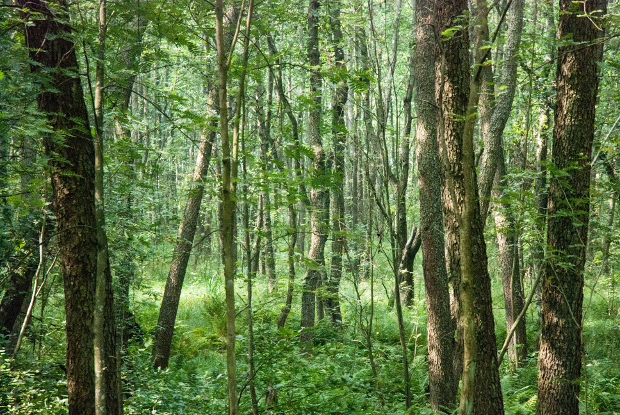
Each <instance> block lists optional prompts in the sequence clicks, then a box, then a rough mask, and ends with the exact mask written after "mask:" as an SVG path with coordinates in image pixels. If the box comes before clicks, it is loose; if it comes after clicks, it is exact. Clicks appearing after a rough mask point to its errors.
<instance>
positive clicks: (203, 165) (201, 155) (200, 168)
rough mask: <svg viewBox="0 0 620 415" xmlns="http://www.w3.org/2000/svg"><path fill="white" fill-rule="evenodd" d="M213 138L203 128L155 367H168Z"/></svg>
mask: <svg viewBox="0 0 620 415" xmlns="http://www.w3.org/2000/svg"><path fill="white" fill-rule="evenodd" d="M210 93H211V92H210ZM214 139H215V131H214V130H211V131H207V132H204V133H203V134H202V135H201V138H200V144H199V147H198V155H197V157H196V167H195V168H194V174H193V176H192V183H193V184H192V186H191V187H190V189H189V197H188V199H187V202H186V204H185V210H184V211H183V217H182V218H181V224H180V225H179V232H178V234H177V241H176V244H175V246H174V250H173V252H172V263H171V264H170V272H169V273H168V279H167V280H166V288H165V290H164V296H163V298H162V301H161V307H160V309H159V319H158V321H157V329H156V332H155V339H154V341H153V350H152V355H151V361H152V364H153V367H155V368H158V369H165V368H167V367H168V361H169V359H170V347H171V345H172V334H173V332H174V322H175V320H176V315H177V310H178V308H179V300H180V298H181V289H182V288H183V280H184V279H185V272H186V270H187V263H188V262H189V256H190V253H191V251H192V245H193V243H194V234H195V232H196V224H197V222H198V215H199V213H200V205H201V203H202V199H203V195H204V179H205V177H206V175H207V173H208V171H209V163H210V160H211V151H212V148H213V141H214Z"/></svg>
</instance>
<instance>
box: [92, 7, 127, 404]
mask: <svg viewBox="0 0 620 415" xmlns="http://www.w3.org/2000/svg"><path fill="white" fill-rule="evenodd" d="M106 31H107V16H106V0H100V1H99V34H98V39H97V40H98V43H99V44H98V45H97V64H96V69H95V94H94V99H93V107H94V111H95V143H94V144H95V217H96V221H97V280H96V288H95V320H94V326H93V331H94V335H95V339H94V342H95V412H96V413H97V415H106V414H107V415H116V414H120V413H122V408H123V401H122V394H121V393H120V391H121V386H120V382H121V373H120V365H119V364H118V363H117V359H118V358H119V355H118V354H117V349H116V342H117V330H116V318H115V317H116V315H115V314H116V310H115V308H114V292H113V289H112V271H111V269H110V258H109V255H108V237H107V234H106V230H105V199H104V185H103V174H104V172H103V163H104V160H103V122H104V108H103V84H104V71H105V68H104V64H105V40H106ZM89 82H90V80H89ZM89 86H90V85H89ZM91 92H92V90H91Z"/></svg>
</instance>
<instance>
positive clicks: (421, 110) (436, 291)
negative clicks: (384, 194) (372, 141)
mask: <svg viewBox="0 0 620 415" xmlns="http://www.w3.org/2000/svg"><path fill="white" fill-rule="evenodd" d="M434 9H435V8H434V2H433V1H432V0H417V1H416V10H415V13H416V48H415V77H416V79H417V83H416V113H417V117H418V122H417V127H416V138H417V165H418V187H419V189H420V231H419V232H420V238H421V243H422V268H423V271H424V286H425V291H426V314H427V319H428V323H427V330H428V372H429V375H428V377H429V388H430V404H431V408H432V409H433V410H434V411H440V410H441V411H446V412H450V411H451V410H452V409H453V408H454V405H455V403H456V393H457V388H458V377H457V376H456V374H455V372H454V368H453V358H454V356H453V353H454V329H455V327H454V324H453V321H452V318H451V315H450V293H449V287H448V272H447V269H446V262H445V257H444V252H445V247H444V230H443V209H442V204H441V164H440V162H439V148H438V144H437V121H438V116H437V106H436V104H435V82H434V79H435V63H436V62H437V58H438V48H437V42H438V40H437V39H435V32H434V29H433V24H434V23H435V10H434Z"/></svg>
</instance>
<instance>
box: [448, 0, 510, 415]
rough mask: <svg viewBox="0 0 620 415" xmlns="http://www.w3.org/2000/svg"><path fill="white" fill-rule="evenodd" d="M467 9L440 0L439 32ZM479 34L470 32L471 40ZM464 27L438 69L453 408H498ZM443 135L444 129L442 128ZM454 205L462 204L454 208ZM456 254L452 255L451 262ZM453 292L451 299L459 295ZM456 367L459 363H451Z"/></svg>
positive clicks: (475, 84)
mask: <svg viewBox="0 0 620 415" xmlns="http://www.w3.org/2000/svg"><path fill="white" fill-rule="evenodd" d="M476 9H477V10H476V18H475V19H476V21H475V25H474V28H475V29H474V30H475V31H476V32H479V31H481V30H484V29H485V26H484V25H482V22H484V21H485V20H486V18H487V16H488V9H487V6H486V5H485V3H484V2H482V1H481V2H478V3H477V5H476ZM465 10H467V3H466V2H464V1H459V2H443V1H442V2H440V3H439V4H438V18H439V22H440V24H439V25H438V26H439V27H440V28H441V32H443V31H444V30H445V29H447V28H451V27H454V26H455V25H456V24H459V21H458V19H459V16H462V15H463V14H464V13H463V11H465ZM482 38H483V36H482V35H481V34H480V33H477V34H476V36H475V39H477V40H480V39H482ZM467 39H468V33H467V31H465V30H457V31H456V32H455V33H453V34H452V35H451V36H450V37H448V38H446V39H445V40H444V42H442V55H441V57H442V59H441V65H440V68H439V69H440V70H439V88H438V92H439V93H438V96H439V98H440V99H441V100H440V102H442V105H441V108H442V110H443V114H442V120H441V121H440V127H441V129H443V131H440V137H441V136H443V137H444V141H443V142H440V150H441V151H443V154H442V155H441V157H442V158H443V164H444V175H445V181H446V185H445V186H444V206H445V207H446V209H445V214H446V217H447V220H446V229H447V234H448V238H447V239H448V250H449V254H450V255H452V259H451V260H450V262H449V264H450V266H451V267H452V266H455V265H456V264H457V263H458V265H459V269H460V275H459V274H457V273H456V272H455V271H456V270H454V269H451V272H453V277H455V278H456V277H460V281H459V282H458V284H457V283H456V281H453V284H454V287H455V288H457V289H458V291H459V292H458V294H459V296H458V297H460V304H459V302H458V301H457V302H456V304H457V305H459V306H460V308H461V310H460V313H459V320H460V323H459V324H460V328H459V335H460V330H462V333H463V334H462V336H463V339H464V340H463V345H464V346H463V347H464V349H463V369H462V370H463V387H462V389H461V401H460V409H459V412H460V413H468V414H469V413H473V414H490V413H493V414H501V413H503V401H502V393H501V385H500V381H499V371H498V363H497V345H496V338H495V323H494V320H493V309H492V301H491V280H490V278H489V273H488V269H487V255H486V244H485V241H484V224H483V223H482V218H481V215H480V206H479V203H478V200H477V194H478V189H477V185H476V172H475V166H474V159H473V157H474V155H473V133H474V124H475V113H476V111H477V104H478V95H479V93H480V71H479V66H478V64H479V62H481V60H482V58H483V54H484V53H485V52H484V49H481V46H482V45H481V44H480V43H479V42H477V44H476V49H475V59H476V64H477V65H476V66H475V68H474V76H473V77H472V78H471V80H470V76H469V54H468V53H467V51H468V47H467V46H468V43H469V42H468V41H467ZM442 133H443V134H442ZM446 201H447V203H446ZM459 207H461V209H460V211H459ZM455 254H456V255H458V259H457V260H455V258H454V257H455ZM458 297H457V298H458ZM455 366H456V368H458V366H459V365H458V362H457V364H455Z"/></svg>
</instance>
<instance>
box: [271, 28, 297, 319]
mask: <svg viewBox="0 0 620 415" xmlns="http://www.w3.org/2000/svg"><path fill="white" fill-rule="evenodd" d="M267 44H268V45H269V54H270V55H272V56H274V55H278V51H277V49H276V45H275V42H274V40H273V37H272V36H271V35H268V36H267ZM276 64H277V67H278V70H277V72H276V74H275V81H276V91H277V92H278V97H279V98H280V102H281V103H282V106H283V109H284V112H286V115H287V116H288V119H289V122H290V123H291V129H292V132H293V143H294V145H295V150H294V151H295V153H294V165H295V177H296V179H297V180H298V182H299V185H298V186H299V193H300V194H302V195H303V194H305V189H304V187H303V184H302V181H301V176H302V173H301V167H302V166H301V155H300V154H299V148H300V147H299V143H300V141H299V130H298V124H297V119H296V118H295V115H294V114H293V111H292V109H291V105H290V103H289V101H288V97H287V96H286V94H285V93H284V87H283V85H282V66H281V65H280V57H279V56H278V57H277V58H276ZM294 193H295V191H294V189H292V188H290V189H289V196H292V195H293V194H294ZM300 205H302V206H303V203H300ZM288 212H289V219H288V227H289V232H290V237H291V239H290V241H289V245H288V270H289V272H288V275H289V278H288V285H287V289H286V303H285V306H284V307H283V308H282V310H281V311H280V316H279V317H278V323H277V324H278V328H280V327H284V325H285V324H286V319H287V318H288V314H289V313H290V311H291V306H292V304H293V288H294V285H293V282H294V280H295V246H296V244H297V240H298V239H300V238H299V235H298V223H297V211H296V208H295V203H293V200H291V199H289V205H288ZM301 245H302V247H301V251H302V252H301V254H302V255H303V243H302V244H301Z"/></svg>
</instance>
